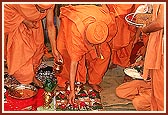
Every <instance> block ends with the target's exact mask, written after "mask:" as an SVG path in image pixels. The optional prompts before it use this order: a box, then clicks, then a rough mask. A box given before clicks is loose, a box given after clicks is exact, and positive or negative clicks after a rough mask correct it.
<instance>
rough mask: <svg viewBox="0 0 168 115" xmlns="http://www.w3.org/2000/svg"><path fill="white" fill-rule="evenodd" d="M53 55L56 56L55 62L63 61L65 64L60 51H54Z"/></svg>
mask: <svg viewBox="0 0 168 115" xmlns="http://www.w3.org/2000/svg"><path fill="white" fill-rule="evenodd" d="M52 54H53V56H54V60H55V61H58V62H60V61H61V62H62V63H63V57H62V56H61V54H60V53H59V51H58V50H52Z"/></svg>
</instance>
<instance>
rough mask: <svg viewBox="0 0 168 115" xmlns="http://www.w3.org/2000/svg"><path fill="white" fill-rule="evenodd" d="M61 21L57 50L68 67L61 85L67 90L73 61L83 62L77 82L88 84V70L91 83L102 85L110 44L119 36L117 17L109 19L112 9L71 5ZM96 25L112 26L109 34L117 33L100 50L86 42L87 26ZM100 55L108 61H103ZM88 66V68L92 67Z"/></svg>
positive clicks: (61, 15)
mask: <svg viewBox="0 0 168 115" xmlns="http://www.w3.org/2000/svg"><path fill="white" fill-rule="evenodd" d="M60 20H61V24H60V29H59V33H58V38H57V39H58V40H57V47H58V50H59V52H60V53H61V55H62V56H63V59H64V65H63V66H64V67H63V71H62V73H61V74H60V75H58V76H57V79H58V85H59V86H63V87H64V86H65V82H66V81H68V80H69V71H70V63H71V60H73V61H78V62H79V63H78V68H77V74H76V80H77V81H79V82H83V83H85V82H86V73H87V69H88V72H89V73H88V74H89V83H90V84H99V83H100V82H101V80H102V76H103V75H104V73H105V71H106V69H107V66H108V63H109V59H110V49H109V46H108V44H107V41H110V39H111V38H112V37H113V36H114V34H115V32H116V28H115V21H114V16H113V17H111V16H110V15H109V13H108V9H104V8H102V7H98V6H94V5H77V6H70V5H69V6H65V7H62V8H61V14H60ZM94 21H104V22H105V23H106V24H107V25H108V26H109V25H111V26H110V27H111V28H109V30H110V29H113V31H111V32H110V31H109V32H110V33H109V36H108V37H107V39H106V41H105V42H103V43H102V44H100V46H99V48H97V47H96V46H97V45H93V44H90V43H89V42H88V41H87V39H86V38H85V32H84V31H85V29H86V27H87V25H88V24H90V23H93V22H94ZM100 48H101V50H100ZM100 53H101V54H102V55H103V56H104V59H100V58H99V56H100V55H99V54H100ZM86 60H87V61H86ZM85 63H87V64H88V65H87V66H88V67H86V65H85ZM100 65H101V66H100Z"/></svg>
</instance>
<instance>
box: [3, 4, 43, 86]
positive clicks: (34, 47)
mask: <svg viewBox="0 0 168 115" xmlns="http://www.w3.org/2000/svg"><path fill="white" fill-rule="evenodd" d="M45 16H46V12H45V13H40V12H39V11H38V10H37V9H36V7H35V6H34V5H33V4H5V5H4V32H5V34H7V35H8V41H7V65H8V73H9V74H10V75H13V76H14V77H15V78H16V79H17V80H18V81H19V82H20V83H24V84H28V83H30V82H32V80H33V77H34V68H36V67H37V66H38V65H39V63H40V59H41V57H42V55H43V52H44V51H43V48H44V36H43V27H42V23H41V19H42V18H44V17H45ZM24 19H26V20H30V21H34V22H36V24H37V26H38V28H37V29H27V27H26V26H25V25H24V24H23V23H22V21H23V20H24Z"/></svg>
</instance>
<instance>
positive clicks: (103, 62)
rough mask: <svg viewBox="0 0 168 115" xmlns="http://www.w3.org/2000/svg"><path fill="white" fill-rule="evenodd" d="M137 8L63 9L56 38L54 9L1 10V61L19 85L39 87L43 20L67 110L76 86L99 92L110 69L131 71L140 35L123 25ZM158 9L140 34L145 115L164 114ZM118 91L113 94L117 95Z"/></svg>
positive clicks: (46, 6)
mask: <svg viewBox="0 0 168 115" xmlns="http://www.w3.org/2000/svg"><path fill="white" fill-rule="evenodd" d="M139 5H140V4H100V5H65V6H63V7H61V8H60V15H59V19H60V20H59V21H60V26H59V27H58V35H57V34H56V28H55V25H54V16H55V15H54V8H55V6H56V5H54V4H5V5H4V46H5V47H4V54H5V55H4V58H5V59H6V61H7V67H8V73H9V75H12V76H14V77H15V78H16V79H17V80H18V81H19V82H20V83H23V84H29V83H31V82H34V83H36V84H39V82H38V81H37V79H36V78H35V72H36V70H37V67H38V66H39V65H40V63H41V61H42V57H43V56H44V48H45V45H44V31H43V26H42V19H43V18H44V17H46V25H47V29H48V31H47V32H48V37H49V40H50V43H51V48H52V54H53V57H54V59H55V60H63V62H64V64H63V71H62V72H61V73H60V74H59V75H57V76H56V77H57V80H58V86H59V87H60V88H65V86H66V83H67V82H69V84H70V95H69V98H68V99H69V103H70V104H72V103H73V102H74V99H75V91H74V83H75V81H78V82H81V83H83V84H85V83H88V84H89V85H90V86H91V87H92V88H93V89H94V90H96V91H98V92H100V91H101V90H102V88H101V87H100V86H99V84H100V83H101V81H102V79H103V76H104V74H105V72H106V71H107V69H108V67H109V64H116V65H119V66H122V67H128V66H130V55H131V51H132V48H133V46H134V44H135V43H134V42H135V39H136V38H138V37H137V36H139V35H137V33H138V32H137V30H138V29H137V28H136V27H134V26H131V25H128V23H127V22H126V21H125V19H124V17H125V16H126V15H127V14H128V13H131V12H135V10H136V8H137V7H138V6H139ZM163 6H164V5H163V4H153V21H152V22H151V23H150V24H149V25H146V26H144V27H142V28H141V29H140V31H141V32H142V33H144V34H146V33H149V34H148V36H149V38H148V39H149V40H148V43H147V47H146V55H145V59H144V74H143V77H144V79H145V80H146V78H147V76H150V77H151V80H152V82H151V84H152V85H151V87H152V88H151V98H150V100H151V101H150V103H149V104H150V109H148V110H156V111H162V110H164V105H163V104H164V100H163V99H164V75H163V46H162V45H163V29H164V23H163V22H164V21H163V17H164V8H163ZM151 56H152V57H151ZM86 76H88V79H87V77H86ZM118 89H119V88H118ZM118 89H116V92H119V91H120V89H119V90H118ZM122 91H123V90H122ZM117 94H120V93H117ZM122 94H123V93H122ZM120 97H121V96H120ZM145 104H146V103H145ZM141 106H143V105H141ZM137 110H143V109H137Z"/></svg>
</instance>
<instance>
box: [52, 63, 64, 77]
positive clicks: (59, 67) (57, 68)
mask: <svg viewBox="0 0 168 115" xmlns="http://www.w3.org/2000/svg"><path fill="white" fill-rule="evenodd" d="M53 69H54V72H55V74H60V73H61V72H62V69H63V61H62V60H59V61H54V66H53Z"/></svg>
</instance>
